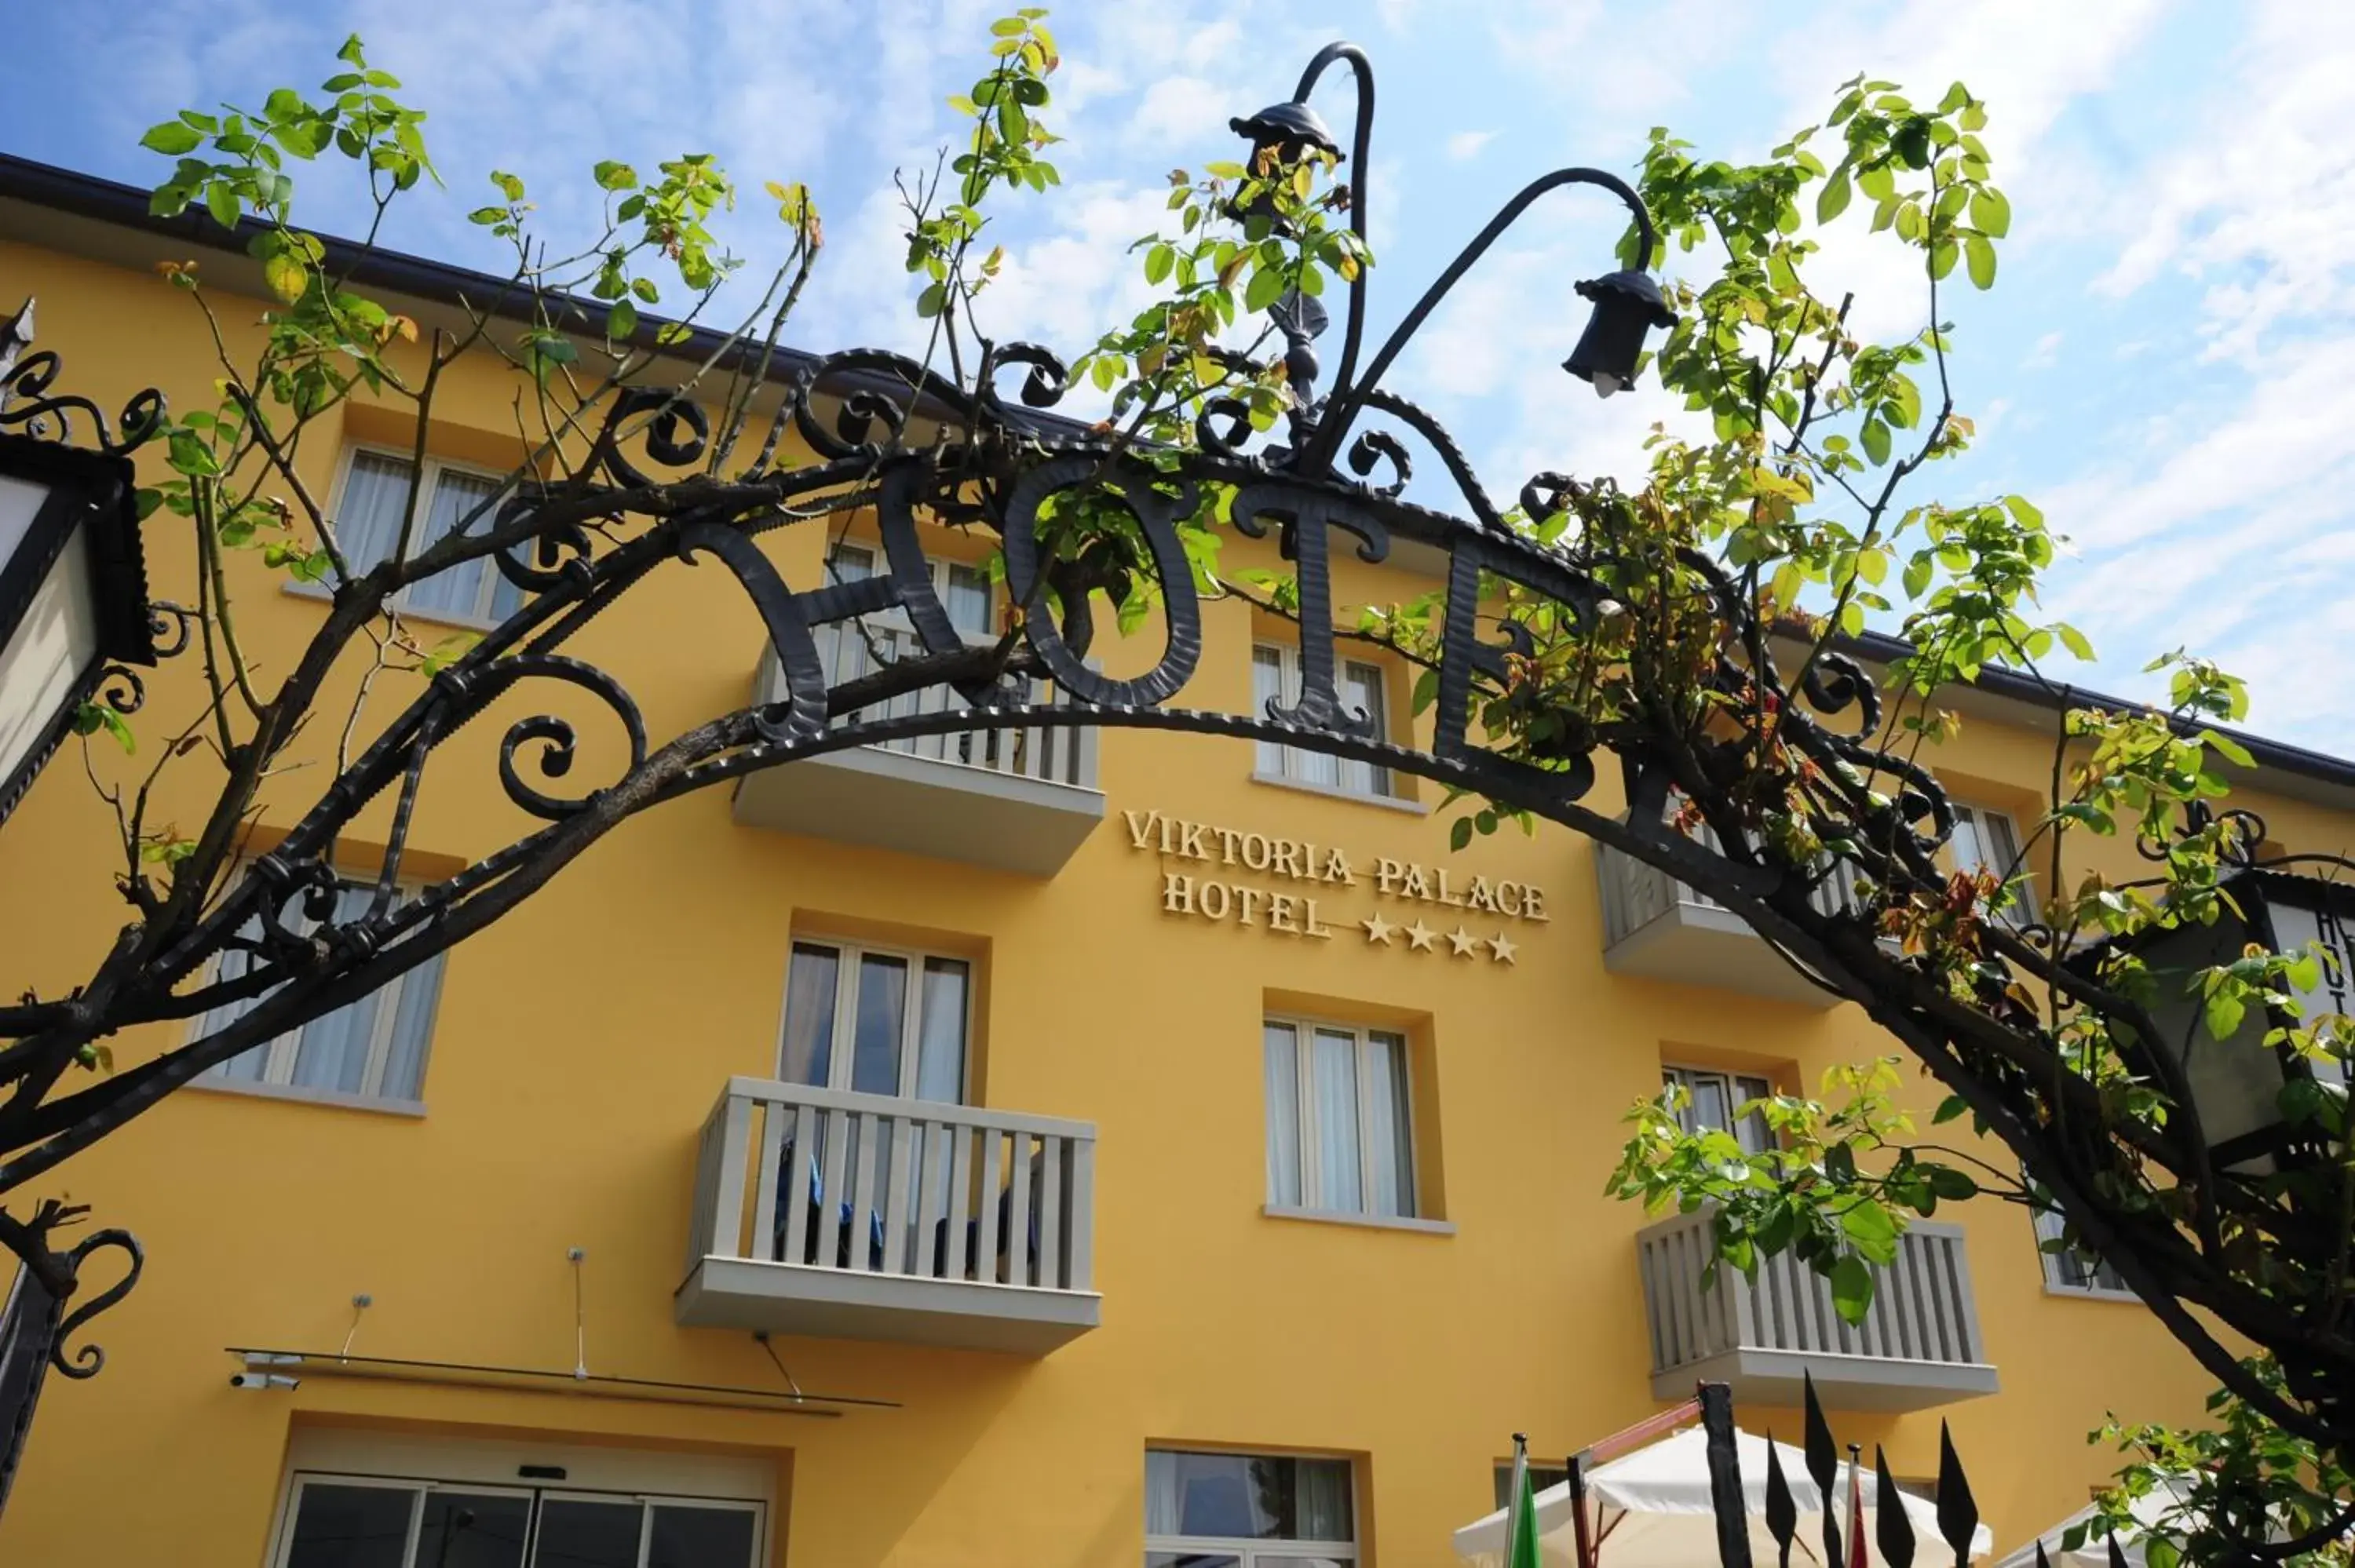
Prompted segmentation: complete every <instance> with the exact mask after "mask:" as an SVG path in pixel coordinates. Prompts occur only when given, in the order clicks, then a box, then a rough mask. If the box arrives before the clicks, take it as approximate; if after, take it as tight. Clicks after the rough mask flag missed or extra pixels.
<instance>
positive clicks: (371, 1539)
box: [272, 1474, 761, 1568]
mask: <svg viewBox="0 0 2355 1568" xmlns="http://www.w3.org/2000/svg"><path fill="white" fill-rule="evenodd" d="M760 1536H761V1509H760V1505H759V1504H757V1503H749V1502H723V1501H718V1500H713V1499H687V1498H677V1499H671V1498H647V1497H636V1496H629V1495H623V1494H617V1493H611V1492H586V1491H561V1490H556V1489H549V1488H530V1487H512V1486H496V1485H490V1486H478V1485H474V1484H459V1483H448V1482H441V1481H415V1480H395V1479H389V1478H378V1477H369V1476H334V1475H310V1474H297V1475H296V1476H295V1478H294V1481H293V1489H292V1490H291V1493H290V1495H289V1497H288V1499H287V1509H286V1522H285V1524H284V1526H283V1527H282V1530H281V1531H280V1542H279V1550H278V1553H277V1555H276V1557H275V1558H274V1559H273V1560H272V1568H527V1565H528V1568H558V1565H559V1564H561V1565H562V1568H752V1563H753V1553H754V1552H755V1551H756V1550H757V1548H758V1545H759V1542H760Z"/></svg>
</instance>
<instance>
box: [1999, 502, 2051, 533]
mask: <svg viewBox="0 0 2355 1568" xmlns="http://www.w3.org/2000/svg"><path fill="white" fill-rule="evenodd" d="M2003 504H2004V509H2005V510H2006V511H2008V512H2009V513H2010V514H2011V515H2012V519H2013V521H2015V522H2017V523H2018V524H2019V525H2020V526H2021V527H2023V528H2041V527H2043V526H2044V514H2043V513H2041V512H2039V511H2038V510H2037V509H2036V508H2035V507H2034V506H2032V505H2030V504H2029V502H2028V498H2027V497H2026V496H2021V495H2007V496H2005V497H2004V498H2003Z"/></svg>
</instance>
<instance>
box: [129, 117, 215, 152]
mask: <svg viewBox="0 0 2355 1568" xmlns="http://www.w3.org/2000/svg"><path fill="white" fill-rule="evenodd" d="M203 141H204V137H203V135H201V134H200V133H199V132H197V128H196V127H195V126H193V125H188V124H184V123H183V122H180V121H177V120H166V121H165V122H164V123H162V124H161V125H155V126H151V127H149V129H148V132H147V134H145V135H144V136H142V137H140V138H139V144H140V145H141V146H143V147H144V148H146V149H147V150H148V151H149V152H151V153H161V154H164V155H165V157H167V158H176V157H178V156H179V155H180V154H183V153H193V152H195V151H196V150H197V146H198V144H200V143H202V142H203Z"/></svg>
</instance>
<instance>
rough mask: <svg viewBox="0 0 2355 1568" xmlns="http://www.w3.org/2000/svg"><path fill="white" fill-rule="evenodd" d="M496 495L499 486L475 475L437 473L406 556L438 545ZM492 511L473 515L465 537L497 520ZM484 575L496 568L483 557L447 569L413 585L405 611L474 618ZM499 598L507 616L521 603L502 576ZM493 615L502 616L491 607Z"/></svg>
mask: <svg viewBox="0 0 2355 1568" xmlns="http://www.w3.org/2000/svg"><path fill="white" fill-rule="evenodd" d="M498 493H499V482H498V481H497V480H495V479H485V478H483V477H481V476H480V475H477V474H471V473H456V472H453V471H451V470H449V469H446V468H445V469H442V470H440V471H437V472H436V473H435V475H434V479H433V493H432V494H431V495H429V496H428V497H427V498H426V505H425V522H424V526H423V527H422V528H421V530H420V535H421V536H420V538H419V539H418V541H417V543H416V545H415V546H414V547H413V549H412V551H411V553H412V554H415V553H418V552H421V551H423V550H425V549H427V548H429V547H430V546H433V545H435V544H438V543H439V542H440V541H441V540H442V539H443V538H445V537H447V536H448V535H450V534H451V533H453V532H454V531H455V530H456V529H457V527H458V524H460V523H462V522H464V521H465V520H466V519H467V518H468V517H469V516H470V515H474V513H475V509H476V508H477V507H485V503H487V502H489V501H490V499H491V498H492V497H493V496H496V494H498ZM496 516H497V509H496V507H485V510H484V511H483V512H482V513H481V514H479V515H474V521H473V523H472V524H470V525H469V526H468V527H467V529H466V532H467V533H469V534H480V533H483V532H485V531H486V530H487V529H489V527H490V526H491V524H493V523H494V522H495V521H496ZM485 574H488V575H490V576H493V577H497V575H498V568H497V567H494V566H492V565H491V563H490V559H489V557H488V556H479V557H477V558H475V559H474V560H471V561H467V562H465V563H464V564H463V565H460V566H455V567H451V568H450V569H449V570H448V571H445V572H441V573H438V574H436V575H435V576H433V577H428V578H426V579H425V580H424V581H423V582H421V583H418V584H416V585H414V586H413V587H411V588H410V590H409V608H410V609H415V610H421V611H424V612H427V613H432V614H442V615H461V616H470V617H471V616H476V615H480V614H482V613H484V610H485V606H484V603H483V579H484V577H485ZM498 588H499V591H498V597H499V598H500V599H505V600H506V601H507V609H508V610H509V611H511V610H512V609H514V607H515V605H516V604H517V603H518V602H520V598H519V596H518V595H517V593H516V590H515V589H514V588H512V587H510V586H509V585H508V583H507V580H506V578H505V577H500V578H499V584H498ZM489 608H490V612H491V613H492V614H493V615H498V614H502V613H506V612H505V611H502V610H500V609H499V608H498V607H497V605H496V603H495V604H494V605H492V606H491V607H489Z"/></svg>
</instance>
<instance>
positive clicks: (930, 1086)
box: [915, 959, 970, 1105]
mask: <svg viewBox="0 0 2355 1568" xmlns="http://www.w3.org/2000/svg"><path fill="white" fill-rule="evenodd" d="M969 980H970V975H969V971H968V970H967V969H966V967H965V965H964V964H963V963H962V962H960V961H958V960H957V959H925V960H924V994H923V1012H922V1016H921V1018H920V1019H919V1021H918V1022H917V1026H916V1028H917V1033H916V1085H915V1097H916V1098H918V1099H920V1100H939V1101H942V1102H943V1103H944V1104H947V1105H960V1104H962V1103H964V1034H965V1015H966V1012H967V1008H966V991H968V989H969Z"/></svg>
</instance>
